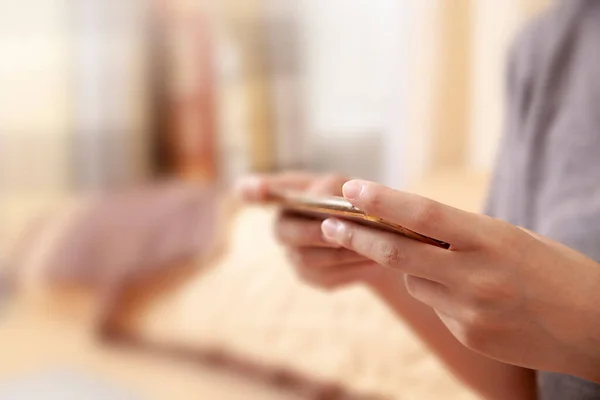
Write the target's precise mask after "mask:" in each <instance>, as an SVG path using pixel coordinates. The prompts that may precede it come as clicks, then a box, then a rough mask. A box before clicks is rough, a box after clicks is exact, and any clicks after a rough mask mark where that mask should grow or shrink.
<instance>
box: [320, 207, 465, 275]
mask: <svg viewBox="0 0 600 400" xmlns="http://www.w3.org/2000/svg"><path fill="white" fill-rule="evenodd" d="M321 228H322V231H323V236H324V237H326V239H327V240H329V241H331V242H332V243H335V244H338V245H340V246H342V247H345V248H347V249H349V250H353V251H355V252H357V253H359V254H362V255H363V256H365V257H367V258H369V259H371V260H373V261H375V262H376V263H378V264H380V265H382V266H385V267H389V268H393V269H397V270H400V271H402V272H404V273H407V274H409V275H415V276H419V277H422V278H426V279H430V280H433V281H436V282H440V283H444V282H451V281H454V279H453V277H452V275H451V274H457V275H459V274H458V272H459V271H458V270H454V268H451V265H449V264H451V261H452V258H451V257H452V256H455V254H454V252H451V251H447V250H444V249H441V248H438V247H435V246H431V245H428V244H425V243H421V242H418V241H416V240H412V239H408V238H405V237H403V236H400V235H397V234H393V233H388V232H383V231H380V230H377V229H371V228H367V227H364V226H362V225H358V224H354V223H350V222H347V221H342V220H337V219H334V218H329V219H327V220H325V221H324V222H323V224H322V226H321ZM452 267H453V266H452Z"/></svg>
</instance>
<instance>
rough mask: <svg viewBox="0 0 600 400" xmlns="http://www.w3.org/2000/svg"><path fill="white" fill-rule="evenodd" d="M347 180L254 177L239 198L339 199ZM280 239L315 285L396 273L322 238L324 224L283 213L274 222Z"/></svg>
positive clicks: (298, 270)
mask: <svg viewBox="0 0 600 400" xmlns="http://www.w3.org/2000/svg"><path fill="white" fill-rule="evenodd" d="M347 180H348V179H347V178H345V177H343V176H339V175H314V174H309V173H296V172H294V173H291V172H289V173H281V174H274V175H253V176H248V177H245V178H243V179H241V180H240V181H239V182H238V185H237V192H238V194H239V195H240V197H241V198H242V199H243V200H244V201H246V202H249V203H260V202H262V201H265V200H266V197H267V193H268V191H269V189H270V188H278V189H293V190H298V191H303V192H306V193H313V194H319V195H332V196H340V195H341V194H342V185H343V184H344V183H345V182H346V181H347ZM275 235H276V237H277V240H278V241H279V242H280V243H281V244H282V245H283V246H285V247H286V249H287V255H288V257H289V259H290V261H291V263H292V265H293V266H294V269H295V271H296V273H297V275H298V276H299V277H300V278H301V279H302V280H303V281H305V282H307V283H309V284H311V285H312V286H315V287H318V288H321V289H326V290H332V289H336V288H338V287H342V286H345V285H348V284H352V283H360V282H364V283H376V282H377V281H378V280H380V279H385V276H386V275H388V274H390V273H395V271H389V270H387V269H386V268H384V267H381V266H379V265H378V264H376V263H374V262H373V261H371V260H369V259H367V258H365V257H363V256H361V255H359V254H357V253H355V252H353V251H350V250H347V249H343V248H340V247H335V246H334V245H332V244H331V243H329V242H327V241H326V240H325V239H324V238H323V234H322V231H321V222H320V221H315V220H311V219H308V218H302V217H298V216H293V215H289V214H286V213H281V214H280V215H279V216H278V217H277V220H276V223H275Z"/></svg>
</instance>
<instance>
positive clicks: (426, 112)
mask: <svg viewBox="0 0 600 400" xmlns="http://www.w3.org/2000/svg"><path fill="white" fill-rule="evenodd" d="M547 3H548V0H507V1H497V0H454V1H446V0H429V1H424V2H422V5H421V10H420V12H419V13H417V14H415V17H416V18H418V19H419V24H418V25H419V26H420V28H419V29H418V30H417V32H415V36H416V37H417V38H418V43H419V45H418V51H415V52H414V56H415V60H413V62H412V67H411V69H412V72H411V74H412V76H413V79H412V82H413V84H412V85H411V93H410V98H411V101H410V105H409V107H410V113H409V115H410V118H411V123H410V126H411V130H410V131H411V135H412V138H411V140H410V143H411V145H410V146H409V150H408V152H420V153H421V154H422V156H421V157H420V159H419V160H420V164H419V165H412V166H411V168H412V173H411V176H410V177H411V179H410V180H412V181H414V180H417V181H418V180H419V179H422V178H424V177H426V176H428V175H431V174H435V173H437V172H439V171H444V170H448V169H452V170H456V169H464V170H469V171H472V172H475V173H481V174H487V173H489V171H490V169H491V168H492V166H493V161H494V154H495V151H496V147H497V143H498V139H499V136H500V133H501V129H502V123H503V108H504V107H503V102H504V68H505V63H506V50H507V48H508V46H509V44H510V42H511V41H512V39H513V37H514V35H515V33H516V31H517V30H518V29H519V28H520V27H521V26H522V24H523V23H525V22H526V21H527V20H528V19H529V18H530V17H531V16H532V15H533V14H534V13H536V12H538V11H539V10H540V9H541V8H542V7H544V6H545V5H546V4H547Z"/></svg>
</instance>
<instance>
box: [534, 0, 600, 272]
mask: <svg viewBox="0 0 600 400" xmlns="http://www.w3.org/2000/svg"><path fill="white" fill-rule="evenodd" d="M599 3H600V2H599ZM599 3H596V4H599ZM589 11H590V12H589V13H588V14H587V15H586V16H585V18H584V20H582V21H581V22H580V26H579V27H578V30H577V31H578V34H577V40H576V44H575V49H574V51H573V52H572V53H571V54H570V57H571V59H570V62H569V73H568V74H567V77H566V79H567V84H565V85H563V86H562V88H563V89H562V90H563V92H562V93H560V94H559V95H557V99H559V100H557V104H556V108H557V111H556V115H555V117H554V121H553V123H552V125H551V127H550V129H549V131H548V133H547V135H548V137H547V138H546V140H545V146H544V149H543V151H544V158H545V160H544V161H545V162H544V164H543V165H544V171H543V173H542V176H543V181H542V182H541V185H540V193H539V197H538V203H537V204H536V209H537V210H538V215H537V218H536V219H537V221H538V224H537V227H536V230H537V231H538V232H539V233H541V234H543V235H546V236H549V237H551V238H553V239H555V240H558V241H559V242H562V243H564V244H566V245H568V246H569V247H572V248H574V249H576V250H578V251H580V252H582V253H584V254H586V255H588V256H589V257H592V258H594V259H596V260H600V51H598V50H599V47H598V43H600V7H591V9H590V10H589ZM540 151H542V150H540Z"/></svg>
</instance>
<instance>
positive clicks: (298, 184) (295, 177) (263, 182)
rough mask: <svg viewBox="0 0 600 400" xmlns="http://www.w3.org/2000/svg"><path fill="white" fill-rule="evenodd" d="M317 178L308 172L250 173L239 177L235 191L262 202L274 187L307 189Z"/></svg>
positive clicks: (241, 195)
mask: <svg viewBox="0 0 600 400" xmlns="http://www.w3.org/2000/svg"><path fill="white" fill-rule="evenodd" d="M314 180H315V176H314V175H312V174H310V173H307V172H284V173H281V174H276V175H249V176H246V177H244V178H241V179H239V180H238V181H237V182H236V185H235V189H234V190H235V193H236V194H237V195H238V196H239V197H240V198H241V199H243V200H244V201H248V202H261V201H265V200H267V198H268V194H269V190H270V189H272V188H280V189H290V190H306V189H307V187H308V186H309V185H310V184H312V183H313V182H314Z"/></svg>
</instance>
